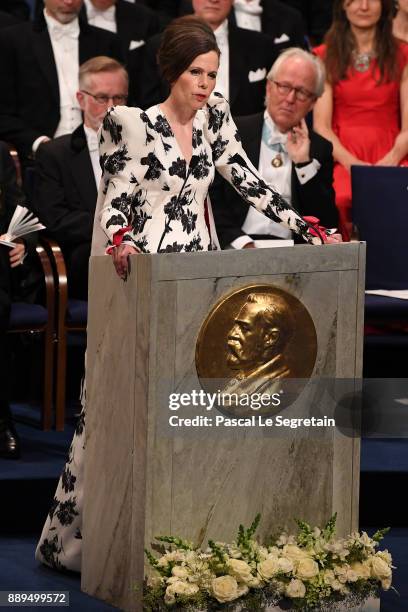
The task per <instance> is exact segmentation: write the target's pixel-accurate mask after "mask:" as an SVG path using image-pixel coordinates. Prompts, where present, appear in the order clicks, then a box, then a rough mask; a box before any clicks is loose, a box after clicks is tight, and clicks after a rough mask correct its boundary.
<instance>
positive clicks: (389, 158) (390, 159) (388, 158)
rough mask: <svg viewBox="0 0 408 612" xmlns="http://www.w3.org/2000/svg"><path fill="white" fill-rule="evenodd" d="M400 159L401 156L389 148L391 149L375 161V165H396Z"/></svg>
mask: <svg viewBox="0 0 408 612" xmlns="http://www.w3.org/2000/svg"><path fill="white" fill-rule="evenodd" d="M400 160H401V157H400V156H399V155H398V153H397V152H396V151H394V149H391V151H388V153H387V154H386V155H384V157H382V158H381V159H379V160H378V161H377V162H375V165H376V166H398V164H399V162H400Z"/></svg>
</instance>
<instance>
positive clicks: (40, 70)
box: [0, 0, 121, 165]
mask: <svg viewBox="0 0 408 612" xmlns="http://www.w3.org/2000/svg"><path fill="white" fill-rule="evenodd" d="M81 6H82V0H71V2H70V3H65V2H61V0H45V9H44V11H43V12H42V13H41V14H40V15H39V16H38V19H37V20H36V21H35V22H26V23H21V24H18V25H16V26H13V27H11V28H6V29H3V30H1V31H0V53H1V58H2V59H1V63H0V82H1V84H2V94H1V96H0V137H1V138H3V139H4V140H6V141H7V142H9V143H11V144H13V145H14V147H15V148H16V149H17V151H18V153H19V156H20V160H21V161H22V163H23V164H24V165H26V164H27V163H28V160H29V158H30V157H32V156H33V154H34V153H35V152H36V150H37V148H38V146H39V145H40V143H41V142H44V141H46V140H49V139H50V138H54V137H56V136H61V135H63V134H67V133H71V132H72V131H73V130H74V129H75V128H76V127H77V126H78V125H80V123H81V121H82V119H81V109H80V108H79V106H78V104H77V100H76V96H75V94H76V91H77V90H78V67H79V64H81V63H83V62H84V61H86V60H87V59H89V58H91V57H94V56H95V55H108V56H111V57H115V58H118V59H120V58H121V50H120V43H119V40H118V38H117V36H116V35H114V34H112V33H111V32H106V31H105V30H101V29H100V28H94V27H93V26H90V25H88V24H87V23H85V22H84V21H82V20H80V19H78V13H79V11H80V9H81Z"/></svg>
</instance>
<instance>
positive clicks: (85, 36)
mask: <svg viewBox="0 0 408 612" xmlns="http://www.w3.org/2000/svg"><path fill="white" fill-rule="evenodd" d="M78 55H79V65H81V64H83V63H84V62H86V60H88V59H89V58H90V57H95V41H94V39H93V36H92V29H91V26H90V25H89V24H88V23H87V22H86V21H85V20H84V19H81V18H80V19H79V39H78Z"/></svg>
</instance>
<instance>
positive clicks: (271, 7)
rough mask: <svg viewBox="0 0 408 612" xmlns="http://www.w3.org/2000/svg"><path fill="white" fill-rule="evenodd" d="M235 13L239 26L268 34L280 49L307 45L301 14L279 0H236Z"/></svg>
mask: <svg viewBox="0 0 408 612" xmlns="http://www.w3.org/2000/svg"><path fill="white" fill-rule="evenodd" d="M234 14H235V20H236V23H237V26H238V27H239V28H246V29H248V30H255V31H258V32H263V33H264V34H267V35H268V36H270V37H271V38H272V39H273V42H274V44H275V46H276V48H277V50H278V51H281V50H282V49H287V48H288V47H305V46H306V33H305V28H304V25H303V19H302V16H301V14H300V13H299V11H297V10H296V9H294V8H292V7H291V6H286V5H285V4H284V3H283V2H279V0H234Z"/></svg>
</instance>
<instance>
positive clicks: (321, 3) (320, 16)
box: [281, 0, 333, 45]
mask: <svg viewBox="0 0 408 612" xmlns="http://www.w3.org/2000/svg"><path fill="white" fill-rule="evenodd" d="M281 1H282V2H284V3H285V4H287V5H289V6H291V7H292V8H295V9H297V10H298V11H299V12H300V13H301V14H302V16H303V21H304V24H305V28H306V33H307V35H308V37H309V39H310V42H311V43H312V44H313V45H318V44H320V43H321V41H322V40H323V37H324V35H325V34H326V32H327V30H328V29H329V28H330V25H331V22H332V11H333V0H281Z"/></svg>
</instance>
